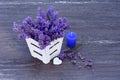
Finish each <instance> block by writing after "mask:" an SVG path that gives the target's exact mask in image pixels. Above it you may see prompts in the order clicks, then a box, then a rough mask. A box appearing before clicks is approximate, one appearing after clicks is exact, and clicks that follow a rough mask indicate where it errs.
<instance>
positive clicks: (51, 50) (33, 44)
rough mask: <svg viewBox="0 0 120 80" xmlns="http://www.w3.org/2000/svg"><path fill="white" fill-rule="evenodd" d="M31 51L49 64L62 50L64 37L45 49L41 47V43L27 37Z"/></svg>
mask: <svg viewBox="0 0 120 80" xmlns="http://www.w3.org/2000/svg"><path fill="white" fill-rule="evenodd" d="M26 42H27V45H28V47H29V50H30V53H31V55H32V56H33V57H34V58H38V59H39V60H41V61H42V62H43V63H45V64H48V63H49V62H50V60H51V59H53V58H54V57H56V56H58V55H59V54H60V51H61V47H62V42H63V38H58V39H57V40H54V41H52V42H51V44H50V45H48V46H46V47H45V48H44V49H43V50H41V49H40V48H39V43H38V42H37V41H35V40H34V39H32V38H26Z"/></svg>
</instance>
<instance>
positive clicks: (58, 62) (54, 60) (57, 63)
mask: <svg viewBox="0 0 120 80" xmlns="http://www.w3.org/2000/svg"><path fill="white" fill-rule="evenodd" d="M53 64H54V65H60V64H62V60H60V59H59V58H58V57H56V58H54V59H53Z"/></svg>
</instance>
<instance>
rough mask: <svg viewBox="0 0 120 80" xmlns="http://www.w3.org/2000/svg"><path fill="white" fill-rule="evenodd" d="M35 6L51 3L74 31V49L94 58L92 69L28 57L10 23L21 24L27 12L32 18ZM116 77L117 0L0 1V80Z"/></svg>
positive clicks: (119, 56) (119, 70) (119, 66)
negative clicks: (75, 36) (75, 34)
mask: <svg viewBox="0 0 120 80" xmlns="http://www.w3.org/2000/svg"><path fill="white" fill-rule="evenodd" d="M39 6H41V7H42V8H43V9H47V8H48V7H49V6H54V7H55V9H56V10H57V11H58V12H59V13H60V16H64V17H67V19H68V20H69V23H70V24H71V26H72V28H71V29H70V30H69V31H74V32H76V33H77V34H78V41H77V50H79V51H81V53H82V54H84V55H85V56H86V57H87V58H88V59H92V60H93V61H94V66H93V69H90V70H88V69H85V68H82V69H80V70H78V69H77V68H76V66H73V65H71V64H70V63H69V61H64V62H63V64H62V65H60V66H54V65H52V63H50V64H48V65H44V64H43V63H42V62H41V61H39V60H37V59H34V58H32V57H31V55H30V52H29V50H28V47H27V44H26V42H25V41H20V40H18V39H17V37H16V35H17V33H15V32H13V31H12V23H13V21H16V22H17V23H21V22H22V20H23V19H24V18H25V17H27V16H28V15H29V16H31V17H33V18H35V16H36V14H37V12H36V11H37V7H39ZM64 47H65V41H64V44H63V48H64ZM79 64H81V63H79ZM119 79H120V0H62V1H59V0H55V1H54V0H50V1H47V0H0V80H119Z"/></svg>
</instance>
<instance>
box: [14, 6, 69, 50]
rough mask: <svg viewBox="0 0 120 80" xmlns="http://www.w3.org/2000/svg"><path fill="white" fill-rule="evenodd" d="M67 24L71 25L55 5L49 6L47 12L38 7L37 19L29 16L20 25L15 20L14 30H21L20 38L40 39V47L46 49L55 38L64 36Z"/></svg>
mask: <svg viewBox="0 0 120 80" xmlns="http://www.w3.org/2000/svg"><path fill="white" fill-rule="evenodd" d="M59 19H60V20H59ZM67 25H69V24H68V23H67V20H66V19H65V18H59V17H58V12H57V11H55V10H54V8H53V7H49V8H48V10H47V12H44V11H43V10H42V8H38V15H37V17H36V19H32V18H31V17H30V16H28V17H27V18H25V19H24V20H23V22H22V24H20V25H18V24H16V23H15V22H14V24H13V30H14V31H15V32H19V34H18V37H19V38H20V39H25V38H27V37H29V38H32V39H34V40H36V41H38V42H39V45H40V47H41V48H42V49H44V48H45V47H46V46H48V45H49V44H50V42H52V41H53V40H55V39H58V38H61V37H63V36H64V31H65V30H66V29H67Z"/></svg>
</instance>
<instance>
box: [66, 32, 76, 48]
mask: <svg viewBox="0 0 120 80" xmlns="http://www.w3.org/2000/svg"><path fill="white" fill-rule="evenodd" d="M76 39H77V34H76V33H75V32H69V33H67V35H66V43H67V46H68V47H70V48H72V47H75V45H76Z"/></svg>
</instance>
